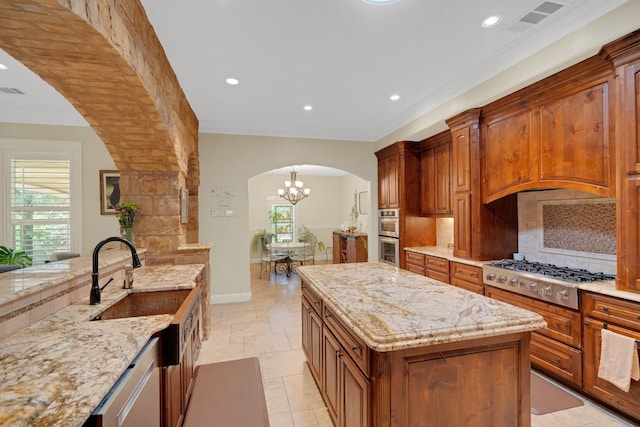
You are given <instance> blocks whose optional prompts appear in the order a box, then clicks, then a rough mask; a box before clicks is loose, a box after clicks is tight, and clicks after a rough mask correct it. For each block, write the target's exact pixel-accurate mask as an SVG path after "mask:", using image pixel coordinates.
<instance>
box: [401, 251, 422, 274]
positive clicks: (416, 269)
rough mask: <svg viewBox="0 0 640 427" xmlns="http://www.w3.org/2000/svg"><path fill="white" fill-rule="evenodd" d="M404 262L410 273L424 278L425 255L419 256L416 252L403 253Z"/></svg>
mask: <svg viewBox="0 0 640 427" xmlns="http://www.w3.org/2000/svg"><path fill="white" fill-rule="evenodd" d="M405 257H406V258H407V261H406V269H407V270H409V271H410V272H412V273H416V274H420V275H422V276H425V266H426V263H425V259H424V258H425V255H424V254H419V253H416V252H411V251H405Z"/></svg>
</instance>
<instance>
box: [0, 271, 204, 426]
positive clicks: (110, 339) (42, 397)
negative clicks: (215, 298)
mask: <svg viewBox="0 0 640 427" xmlns="http://www.w3.org/2000/svg"><path fill="white" fill-rule="evenodd" d="M203 268H204V265H202V264H191V265H171V266H146V267H143V268H140V269H136V270H135V271H134V284H133V287H134V288H133V289H132V290H125V289H122V287H121V286H120V285H118V284H116V283H115V282H114V283H112V284H110V285H109V286H108V287H107V288H105V290H104V291H103V293H102V301H101V304H98V305H93V306H92V305H89V295H88V294H87V298H86V299H85V300H83V301H80V302H78V303H76V304H71V305H69V306H67V307H65V308H63V309H61V310H59V311H57V312H56V313H54V314H53V315H51V316H48V317H46V318H45V319H43V320H41V321H39V322H36V323H34V324H32V325H30V326H28V327H26V328H24V329H22V330H20V331H19V332H17V333H15V334H13V335H11V336H9V337H7V338H5V339H3V340H1V341H0V384H2V386H1V388H0V425H11V426H23V425H24V426H26V425H35V426H65V427H67V426H81V425H82V424H83V423H84V422H85V421H86V419H87V418H88V417H89V416H90V415H91V413H92V412H93V411H94V409H95V408H96V407H97V405H98V404H99V403H100V401H101V400H102V398H103V397H104V396H105V395H106V394H107V392H108V391H109V390H110V388H111V387H112V386H113V385H114V384H115V382H116V381H117V380H118V378H119V377H120V376H121V375H122V373H123V372H124V371H125V370H126V368H127V367H128V366H129V364H130V363H131V361H132V360H133V359H134V358H135V356H136V355H137V354H138V352H139V351H140V350H141V349H142V347H143V346H144V345H145V344H146V342H147V341H148V340H149V338H151V336H152V335H153V334H155V333H156V332H159V331H161V330H163V329H164V328H166V327H167V326H168V325H169V324H170V323H171V321H172V320H173V318H172V316H171V315H158V316H146V317H138V318H132V319H117V320H106V321H93V322H92V321H90V320H89V319H90V318H91V317H93V316H95V315H97V314H98V313H100V312H102V311H103V310H104V309H105V308H107V307H109V306H110V305H112V304H113V303H115V302H117V301H118V300H120V299H121V298H123V297H124V296H125V295H127V294H128V293H130V292H132V291H133V292H144V291H154V290H169V289H190V288H193V287H194V286H195V284H196V283H195V279H196V277H197V276H198V274H200V272H201V271H202V269H203Z"/></svg>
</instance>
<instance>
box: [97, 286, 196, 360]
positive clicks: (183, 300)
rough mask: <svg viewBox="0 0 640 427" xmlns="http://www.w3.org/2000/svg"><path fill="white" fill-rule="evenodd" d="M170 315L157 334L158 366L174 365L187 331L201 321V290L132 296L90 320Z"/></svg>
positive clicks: (156, 292) (184, 343)
mask: <svg viewBox="0 0 640 427" xmlns="http://www.w3.org/2000/svg"><path fill="white" fill-rule="evenodd" d="M159 314H171V315H173V320H172V321H171V323H170V324H169V326H167V327H166V328H165V329H163V330H162V331H160V332H158V333H157V336H159V337H160V342H161V348H162V351H161V353H162V354H161V358H160V366H168V365H177V364H179V363H180V355H181V354H182V353H183V351H184V349H185V348H186V344H187V339H188V334H189V332H188V331H191V330H192V329H193V324H194V322H196V321H197V320H196V319H199V318H200V287H199V286H197V287H195V288H193V289H179V290H168V291H149V292H134V293H131V294H129V295H127V296H126V297H124V298H123V299H121V300H120V301H118V302H116V303H115V304H113V305H112V306H111V307H109V308H107V309H105V310H104V311H103V312H102V313H100V314H98V315H97V316H95V317H93V318H92V319H91V320H110V319H126V318H135V317H141V316H155V315H159Z"/></svg>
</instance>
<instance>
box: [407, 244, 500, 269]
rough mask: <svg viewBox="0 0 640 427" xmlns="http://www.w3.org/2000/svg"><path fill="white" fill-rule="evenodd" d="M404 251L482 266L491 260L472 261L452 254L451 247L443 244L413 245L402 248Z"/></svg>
mask: <svg viewBox="0 0 640 427" xmlns="http://www.w3.org/2000/svg"><path fill="white" fill-rule="evenodd" d="M404 250H405V251H408V252H415V253H418V254H422V255H431V256H436V257H440V258H446V259H448V260H449V261H455V262H461V263H463V264H468V265H475V266H476V267H482V266H483V265H484V264H486V263H488V262H491V261H474V260H472V259H464V258H458V257H455V256H453V249H452V248H445V247H443V246H415V247H408V248H404Z"/></svg>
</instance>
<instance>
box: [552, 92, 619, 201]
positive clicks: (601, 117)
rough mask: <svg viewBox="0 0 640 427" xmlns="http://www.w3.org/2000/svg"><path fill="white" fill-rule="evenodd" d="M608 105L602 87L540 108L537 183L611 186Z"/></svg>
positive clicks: (606, 96) (606, 93) (605, 93)
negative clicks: (551, 182) (563, 182)
mask: <svg viewBox="0 0 640 427" xmlns="http://www.w3.org/2000/svg"><path fill="white" fill-rule="evenodd" d="M608 104H609V101H608V87H607V84H606V83H605V84H601V85H598V86H595V87H592V88H589V89H586V90H583V91H581V92H578V93H576V94H573V95H570V96H567V97H564V98H562V99H560V100H558V101H556V102H552V103H549V104H546V105H544V106H542V107H541V108H540V144H541V147H540V181H541V182H545V181H573V182H576V183H579V184H588V185H595V186H600V187H602V188H609V187H610V186H611V182H610V175H609V174H610V163H611V160H612V157H613V155H612V154H611V153H610V150H609V119H608V117H609V116H608ZM612 191H613V189H612Z"/></svg>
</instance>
